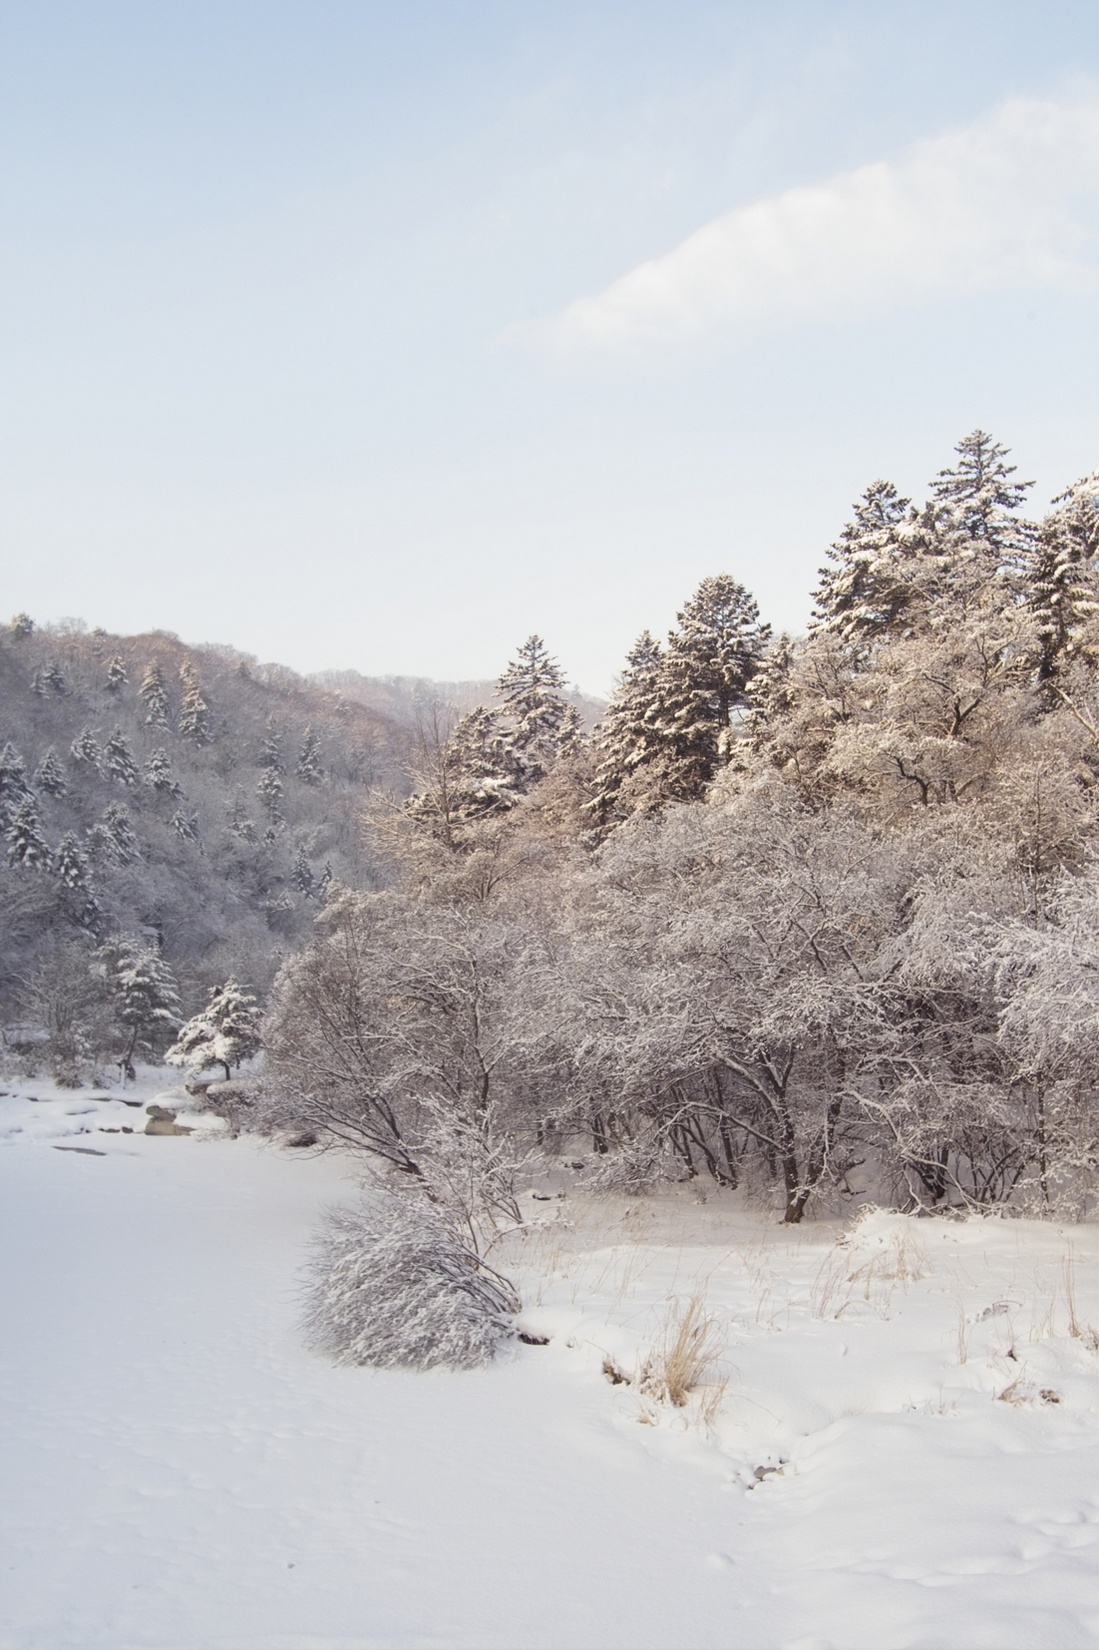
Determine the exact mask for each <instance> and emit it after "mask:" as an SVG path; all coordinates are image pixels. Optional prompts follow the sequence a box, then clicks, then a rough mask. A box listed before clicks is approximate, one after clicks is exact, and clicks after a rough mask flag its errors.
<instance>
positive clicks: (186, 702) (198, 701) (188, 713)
mask: <svg viewBox="0 0 1099 1650" xmlns="http://www.w3.org/2000/svg"><path fill="white" fill-rule="evenodd" d="M179 674H180V676H181V677H182V679H183V698H182V701H181V702H180V707H179V732H180V736H181V737H182V738H184V739H189V740H190V741H191V743H192V744H194V745H200V746H201V745H208V744H209V743H210V738H211V734H210V707H209V705H208V704H207V703H206V700H205V699H204V698H203V694H202V688H201V685H200V683H199V679H198V675H197V672H196V671H195V668H194V666H193V665H192V664H191V663H190V662H186V663H184V664H183V665H181V666H180V671H179Z"/></svg>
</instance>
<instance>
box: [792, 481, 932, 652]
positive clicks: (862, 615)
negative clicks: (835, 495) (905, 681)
mask: <svg viewBox="0 0 1099 1650" xmlns="http://www.w3.org/2000/svg"><path fill="white" fill-rule="evenodd" d="M911 523H912V506H911V503H910V501H909V500H908V499H906V498H902V497H901V496H900V494H899V493H898V492H897V489H896V488H895V487H894V486H893V483H892V482H891V481H875V482H872V483H871V485H870V486H869V487H868V488H867V489H866V492H865V493H864V494H863V496H862V498H861V499H860V500H859V502H858V503H857V504H856V505H855V511H854V518H853V520H851V521H849V522H848V523H847V525H846V527H844V529H843V531H842V532H841V534H840V536H839V538H838V539H837V540H836V542H835V544H833V545H832V547H831V549H830V550H829V551H828V558H829V561H830V562H831V563H832V565H831V566H830V567H822V568H821V572H820V583H819V585H818V586H817V589H816V591H815V592H814V597H813V601H814V607H813V623H812V625H811V627H810V628H811V629H813V630H821V629H824V630H830V631H832V632H833V633H834V634H835V635H836V636H838V638H839V639H840V640H841V641H842V642H845V643H849V644H852V645H854V646H856V647H865V646H866V645H867V644H869V643H872V642H875V641H877V640H878V639H879V638H881V637H883V636H890V635H895V634H897V633H898V632H899V631H900V630H902V629H903V628H904V623H905V619H906V615H907V614H908V611H909V609H910V607H911V603H912V583H911V577H910V571H911V570H910V565H909V564H910V562H911V557H912V544H911V536H912V535H911ZM906 529H908V530H907V531H906Z"/></svg>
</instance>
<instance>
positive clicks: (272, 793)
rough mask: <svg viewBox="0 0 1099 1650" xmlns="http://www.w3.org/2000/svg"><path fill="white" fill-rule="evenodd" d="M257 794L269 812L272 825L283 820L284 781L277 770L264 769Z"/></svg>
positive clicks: (257, 787)
mask: <svg viewBox="0 0 1099 1650" xmlns="http://www.w3.org/2000/svg"><path fill="white" fill-rule="evenodd" d="M256 794H257V796H258V797H259V799H260V801H261V802H262V803H263V806H264V807H265V808H266V810H267V816H268V818H269V819H270V821H271V823H272V825H274V824H275V823H276V822H277V821H279V820H281V819H282V780H281V779H280V778H279V771H278V769H277V768H264V770H263V774H262V776H261V778H260V782H259V784H258V785H257V786H256Z"/></svg>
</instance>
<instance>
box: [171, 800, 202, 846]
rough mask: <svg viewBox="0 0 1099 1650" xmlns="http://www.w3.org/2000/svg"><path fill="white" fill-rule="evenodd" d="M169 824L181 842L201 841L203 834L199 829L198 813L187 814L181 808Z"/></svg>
mask: <svg viewBox="0 0 1099 1650" xmlns="http://www.w3.org/2000/svg"><path fill="white" fill-rule="evenodd" d="M168 823H169V825H171V827H172V830H173V831H174V832H175V833H176V836H178V837H179V839H180V841H181V842H197V841H198V840H199V836H200V834H201V833H200V831H199V827H198V814H197V813H190V814H185V813H184V812H183V809H182V808H179V809H177V810H176V812H175V813H174V814H173V815H172V817H171V819H170V820H169V821H168Z"/></svg>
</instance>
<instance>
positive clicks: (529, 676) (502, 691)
mask: <svg viewBox="0 0 1099 1650" xmlns="http://www.w3.org/2000/svg"><path fill="white" fill-rule="evenodd" d="M564 686H565V677H564V673H563V671H562V670H561V667H560V666H559V665H558V663H557V661H556V660H555V659H553V658H551V657H550V655H549V653H548V652H547V650H546V646H545V643H544V642H543V641H542V638H541V637H540V636H530V637H528V638H527V640H526V641H525V642H524V643H523V645H522V647H521V648H520V649H519V651H518V653H517V655H516V657H515V658H514V659H513V660H512V661H511V663H510V664H509V665H508V667H507V669H506V670H505V671H504V674H503V675H502V676H501V677H500V680H499V681H498V682H497V684H496V693H497V697H498V698H499V700H500V705H501V711H502V715H503V718H504V721H505V725H506V728H507V736H508V742H509V745H510V747H511V750H512V751H513V752H514V756H515V761H516V763H517V765H518V769H519V772H520V773H521V775H522V780H523V787H524V789H529V788H530V787H531V786H532V785H536V784H537V783H538V781H539V780H540V779H543V778H544V777H545V775H546V773H547V772H548V771H549V769H550V768H551V767H552V766H553V763H554V762H555V761H556V759H557V756H558V755H559V753H560V749H561V736H562V730H563V727H564V724H565V718H566V714H567V711H568V700H567V699H566V698H565V696H564V693H563V691H562V690H563V688H564Z"/></svg>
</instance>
